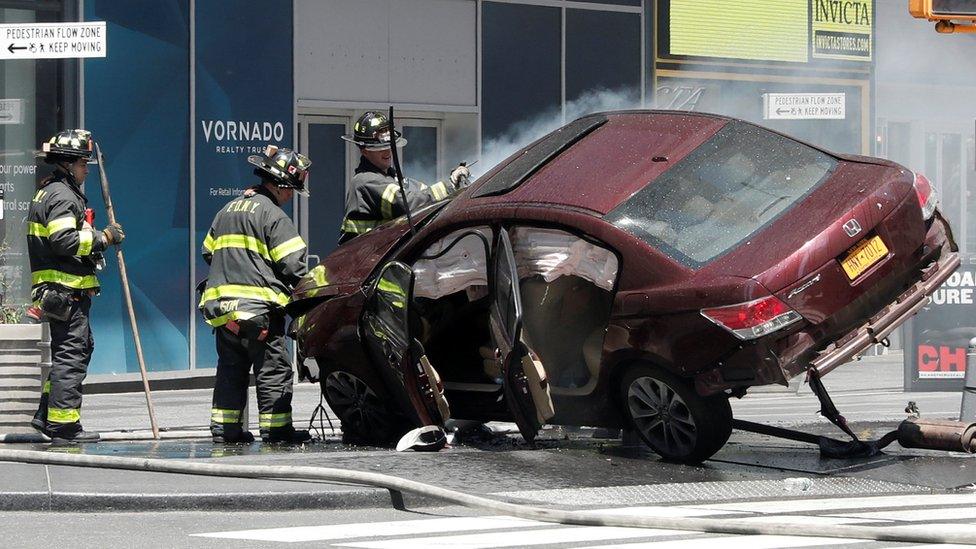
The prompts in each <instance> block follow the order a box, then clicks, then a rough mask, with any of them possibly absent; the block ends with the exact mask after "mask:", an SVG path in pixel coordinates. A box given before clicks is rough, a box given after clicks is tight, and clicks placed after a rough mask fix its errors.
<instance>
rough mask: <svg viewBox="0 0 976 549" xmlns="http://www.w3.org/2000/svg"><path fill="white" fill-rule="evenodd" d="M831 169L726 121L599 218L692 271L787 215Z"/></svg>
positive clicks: (822, 160)
mask: <svg viewBox="0 0 976 549" xmlns="http://www.w3.org/2000/svg"><path fill="white" fill-rule="evenodd" d="M836 165H837V161H836V160H835V159H834V158H833V157H831V156H830V155H828V154H825V153H823V152H821V151H819V150H817V149H814V148H813V147H810V146H808V145H804V144H803V143H800V142H798V141H794V140H792V139H789V138H787V137H784V136H781V135H779V134H776V133H773V132H770V131H768V130H765V129H763V128H760V127H758V126H754V125H752V124H748V123H745V122H739V121H732V122H729V123H728V124H726V125H725V126H724V127H722V129H720V130H719V131H718V132H716V134H715V135H714V136H712V137H711V139H709V140H708V141H706V142H705V143H703V144H702V145H701V146H699V147H698V148H697V149H695V150H694V151H693V152H692V153H691V154H689V155H688V156H687V157H685V158H684V159H682V160H681V161H680V162H678V163H677V164H676V165H674V166H673V167H671V168H670V169H669V170H668V171H666V172H665V173H664V174H663V175H661V176H660V177H658V178H657V179H655V180H654V181H652V182H651V183H649V184H648V185H647V186H645V187H644V188H643V189H641V190H640V191H638V192H636V193H634V195H633V196H631V197H630V198H628V199H627V200H626V201H625V202H623V203H622V204H620V205H619V206H617V207H616V208H614V209H613V211H611V212H610V213H608V214H607V215H606V219H607V220H608V221H609V222H611V223H613V224H614V225H615V226H617V227H619V228H620V229H623V230H625V231H627V232H629V233H631V234H633V235H634V236H636V237H638V238H640V239H641V240H643V241H645V242H647V243H648V244H651V245H652V246H654V247H656V248H658V249H660V250H661V251H663V252H665V253H667V254H668V255H669V256H671V257H673V258H674V259H676V260H678V261H680V262H681V263H683V264H685V265H687V266H689V267H692V268H699V267H701V266H702V265H704V264H706V263H708V262H709V261H711V260H713V259H715V258H716V257H718V256H720V255H722V254H723V253H725V252H727V251H728V250H731V249H732V248H734V247H735V246H736V245H737V244H738V243H739V242H742V241H743V240H745V239H747V238H748V237H749V236H751V235H753V234H755V233H756V232H758V231H759V230H761V229H762V228H763V227H765V226H766V225H768V224H769V223H771V222H772V221H773V220H775V219H776V218H777V217H779V216H780V215H782V214H783V213H785V212H786V211H787V210H789V209H790V207H791V206H793V205H794V204H796V203H797V202H798V201H799V200H801V199H802V198H803V197H805V196H806V195H808V194H809V193H810V192H812V191H813V190H814V189H815V188H817V186H818V185H819V184H820V182H821V181H823V180H824V179H826V177H827V175H828V174H829V173H830V172H831V171H832V170H833V169H834V167H835V166H836Z"/></svg>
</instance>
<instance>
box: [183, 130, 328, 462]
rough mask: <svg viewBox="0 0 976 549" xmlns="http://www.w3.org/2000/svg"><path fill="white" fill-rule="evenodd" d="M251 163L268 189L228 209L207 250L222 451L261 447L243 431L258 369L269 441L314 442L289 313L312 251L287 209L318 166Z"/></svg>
mask: <svg viewBox="0 0 976 549" xmlns="http://www.w3.org/2000/svg"><path fill="white" fill-rule="evenodd" d="M247 160H248V162H250V163H251V164H253V165H254V166H255V168H254V174H255V175H257V176H258V177H260V178H261V182H260V183H259V184H257V185H255V186H253V187H251V188H249V189H247V190H246V191H245V192H244V193H243V194H242V195H241V196H240V197H238V198H236V199H234V200H232V201H230V202H229V203H228V204H227V205H225V206H224V207H222V208H221V209H220V211H219V212H218V213H217V216H216V217H215V218H214V221H213V224H212V225H211V226H210V231H209V232H208V233H207V237H206V239H205V240H204V242H203V258H204V260H206V262H207V263H208V264H209V265H210V275H209V278H208V280H207V282H206V287H205V290H204V292H203V296H202V297H201V299H200V309H201V310H202V311H203V315H204V317H205V318H206V321H207V324H210V325H211V326H213V328H214V332H215V335H216V339H217V357H218V358H217V378H216V382H215V385H214V394H213V408H212V409H211V415H210V431H211V434H212V435H213V440H214V442H218V443H250V442H253V441H254V436H253V435H252V434H251V433H250V432H249V431H248V430H247V427H246V426H245V425H243V423H242V413H243V411H244V406H245V404H246V402H247V386H248V380H249V376H250V370H251V369H252V367H253V369H254V379H255V385H256V388H257V395H258V410H259V417H258V423H259V426H260V429H261V439H262V440H263V441H264V442H271V443H279V442H280V443H301V442H305V441H308V440H309V439H310V438H311V437H310V436H309V434H308V431H298V430H295V428H294V427H293V426H292V417H291V399H292V365H291V360H290V355H289V353H288V349H287V348H286V346H285V312H284V305H286V304H287V303H288V299H289V297H288V296H289V295H290V293H291V289H292V288H293V287H294V285H295V284H296V283H297V282H298V280H299V279H300V278H301V277H302V276H303V275H305V273H306V270H307V266H306V263H305V253H306V246H305V242H304V241H303V240H302V237H301V236H299V235H298V231H297V230H296V229H295V225H294V224H293V223H292V221H291V219H290V218H289V217H288V215H287V214H285V212H284V211H283V210H282V209H281V207H282V205H284V204H286V203H288V202H289V201H290V200H291V199H292V196H293V195H294V192H295V191H296V190H297V191H298V192H301V193H305V192H306V191H305V179H306V177H307V176H308V169H309V167H310V166H311V165H312V162H311V161H310V160H309V159H308V158H306V157H305V156H304V155H301V154H298V153H296V152H294V151H292V150H290V149H279V148H277V147H275V146H273V145H269V146H268V147H267V148H266V149H265V152H264V154H263V155H252V156H250V157H248V159H247Z"/></svg>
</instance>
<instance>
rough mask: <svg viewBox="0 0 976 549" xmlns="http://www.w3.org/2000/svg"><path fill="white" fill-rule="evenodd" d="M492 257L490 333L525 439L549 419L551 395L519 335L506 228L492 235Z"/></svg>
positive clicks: (515, 277)
mask: <svg viewBox="0 0 976 549" xmlns="http://www.w3.org/2000/svg"><path fill="white" fill-rule="evenodd" d="M493 250H494V255H493V256H492V259H491V272H490V273H489V282H488V283H489V287H490V291H491V304H490V314H489V316H490V324H491V335H492V338H493V340H494V343H495V347H496V348H497V349H498V358H499V360H500V361H501V371H502V382H503V386H504V391H505V402H506V404H507V405H508V408H509V410H511V412H512V415H513V416H514V417H515V423H516V424H517V425H518V428H519V432H521V433H522V437H524V438H525V440H527V441H530V442H531V441H532V440H534V439H535V437H536V435H537V434H538V432H539V429H541V428H542V426H543V425H544V424H545V423H546V421H547V420H548V419H549V418H551V417H552V416H553V415H554V414H555V411H554V410H553V405H552V398H551V397H550V395H549V380H548V379H547V378H546V371H545V369H543V367H542V362H540V361H539V360H538V358H537V357H536V355H535V353H533V352H532V350H531V349H530V348H529V346H528V345H526V343H525V341H524V339H523V337H522V299H521V294H520V289H519V278H518V272H517V271H516V268H515V254H514V252H513V250H512V241H511V239H510V238H509V236H508V232H507V231H506V230H505V229H500V230H499V232H498V234H497V235H496V236H495V246H494V248H493Z"/></svg>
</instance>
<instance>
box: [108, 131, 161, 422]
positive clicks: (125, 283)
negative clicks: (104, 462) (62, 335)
mask: <svg viewBox="0 0 976 549" xmlns="http://www.w3.org/2000/svg"><path fill="white" fill-rule="evenodd" d="M95 156H96V157H97V158H98V175H99V177H100V179H101V181H102V198H103V199H104V200H105V211H106V212H107V214H108V222H109V223H115V209H113V208H112V197H111V195H109V192H108V175H107V174H106V173H105V157H104V156H102V148H101V147H100V146H99V145H98V143H95ZM115 253H116V256H117V257H118V260H119V276H120V277H121V278H122V293H123V294H124V295H125V306H126V308H127V309H128V310H129V324H130V325H131V326H132V337H133V338H134V339H135V341H136V358H138V359H139V373H140V374H142V388H143V390H144V391H145V393H146V406H147V407H148V408H149V424H150V425H151V426H152V433H153V438H155V439H156V440H159V426H158V425H157V424H156V410H155V409H154V408H153V403H152V393H151V392H150V390H149V377H148V376H147V375H146V360H145V358H144V357H143V355H142V340H141V339H140V338H139V325H138V324H137V323H136V310H135V307H133V305H132V292H130V291H129V276H128V275H127V274H126V271H125V258H124V257H123V256H122V247H121V246H117V247H116V248H115Z"/></svg>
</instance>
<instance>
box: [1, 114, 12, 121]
mask: <svg viewBox="0 0 976 549" xmlns="http://www.w3.org/2000/svg"><path fill="white" fill-rule="evenodd" d="M13 118H14V115H12V114H10V113H9V112H5V113H0V120H13Z"/></svg>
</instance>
